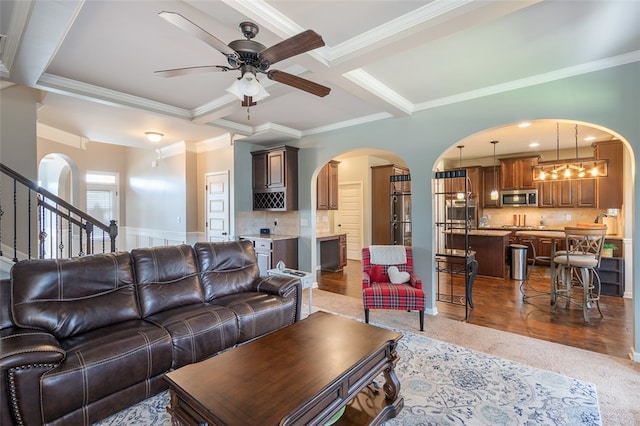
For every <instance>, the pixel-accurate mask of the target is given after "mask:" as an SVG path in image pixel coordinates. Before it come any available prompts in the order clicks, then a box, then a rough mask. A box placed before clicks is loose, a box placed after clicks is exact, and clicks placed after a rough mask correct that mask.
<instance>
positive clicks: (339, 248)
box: [316, 232, 347, 272]
mask: <svg viewBox="0 0 640 426" xmlns="http://www.w3.org/2000/svg"><path fill="white" fill-rule="evenodd" d="M316 241H317V242H318V244H320V269H321V270H323V271H329V272H339V271H342V269H343V268H344V267H345V266H346V265H347V234H346V233H330V232H325V233H318V234H317V235H316Z"/></svg>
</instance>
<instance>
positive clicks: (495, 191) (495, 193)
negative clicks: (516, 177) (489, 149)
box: [491, 141, 498, 201]
mask: <svg viewBox="0 0 640 426" xmlns="http://www.w3.org/2000/svg"><path fill="white" fill-rule="evenodd" d="M497 143H498V141H491V144H492V145H493V189H492V190H491V201H498V186H497V185H496V144H497Z"/></svg>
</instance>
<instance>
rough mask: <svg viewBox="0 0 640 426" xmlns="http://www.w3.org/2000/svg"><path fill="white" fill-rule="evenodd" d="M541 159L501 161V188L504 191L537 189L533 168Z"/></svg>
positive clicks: (528, 158) (529, 158)
mask: <svg viewBox="0 0 640 426" xmlns="http://www.w3.org/2000/svg"><path fill="white" fill-rule="evenodd" d="M538 158H539V157H526V158H506V159H501V160H500V177H501V180H500V182H501V185H500V187H501V188H502V189H504V190H512V189H535V188H536V184H535V182H534V181H533V167H534V166H536V165H537V164H538Z"/></svg>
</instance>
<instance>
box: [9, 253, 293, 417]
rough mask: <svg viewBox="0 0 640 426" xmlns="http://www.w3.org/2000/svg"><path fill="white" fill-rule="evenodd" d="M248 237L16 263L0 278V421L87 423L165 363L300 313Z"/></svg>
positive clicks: (193, 358) (153, 384)
mask: <svg viewBox="0 0 640 426" xmlns="http://www.w3.org/2000/svg"><path fill="white" fill-rule="evenodd" d="M301 291H302V289H301V286H300V283H299V281H298V280H296V279H292V278H285V277H279V276H278V277H275V276H274V277H260V276H259V270H258V266H257V262H256V256H255V252H254V249H253V246H252V245H251V242H249V241H237V242H224V243H196V244H195V245H194V246H193V247H192V246H189V245H179V246H168V247H156V248H142V249H135V250H132V251H131V252H130V253H128V252H121V253H110V254H99V255H93V256H85V257H81V258H74V259H65V260H28V261H22V262H18V263H16V264H15V265H14V266H13V269H12V271H11V280H5V281H3V282H0V339H1V340H0V398H1V401H0V424H1V425H11V424H18V425H21V424H24V425H40V424H47V425H70V424H73V425H81V424H84V425H87V424H91V423H93V422H96V421H98V420H100V419H102V418H104V417H107V416H109V415H111V414H113V413H115V412H118V411H120V410H122V409H123V408H126V407H128V406H131V405H133V404H135V403H137V402H139V401H142V400H144V399H146V398H148V397H150V396H152V395H154V394H156V393H158V392H160V391H162V390H164V389H166V388H167V384H166V383H165V381H164V380H163V376H164V375H165V373H166V372H168V371H171V370H173V369H176V368H179V367H181V366H183V365H186V364H190V363H194V362H198V361H201V360H203V359H205V358H208V357H211V356H214V355H215V354H217V353H219V352H221V351H224V350H226V349H228V348H231V347H233V346H235V345H238V344H241V343H243V342H246V341H248V340H251V339H254V338H256V337H259V336H261V335H264V334H265V333H269V332H271V331H274V330H277V329H279V328H282V327H285V326H287V325H289V324H292V323H294V322H296V321H298V320H299V319H300V311H301Z"/></svg>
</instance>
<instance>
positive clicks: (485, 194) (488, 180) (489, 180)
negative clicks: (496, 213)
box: [480, 166, 500, 209]
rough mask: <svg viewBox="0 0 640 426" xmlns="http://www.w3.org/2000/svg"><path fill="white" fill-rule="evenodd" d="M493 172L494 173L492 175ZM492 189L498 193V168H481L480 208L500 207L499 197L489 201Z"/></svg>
mask: <svg viewBox="0 0 640 426" xmlns="http://www.w3.org/2000/svg"><path fill="white" fill-rule="evenodd" d="M494 170H495V173H494ZM494 189H496V190H498V192H500V167H498V166H496V167H495V168H494V167H493V166H491V167H483V168H482V193H481V196H480V200H481V201H482V208H483V209H484V208H493V207H500V196H498V199H496V200H492V199H491V191H493V190H494Z"/></svg>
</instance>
